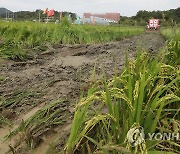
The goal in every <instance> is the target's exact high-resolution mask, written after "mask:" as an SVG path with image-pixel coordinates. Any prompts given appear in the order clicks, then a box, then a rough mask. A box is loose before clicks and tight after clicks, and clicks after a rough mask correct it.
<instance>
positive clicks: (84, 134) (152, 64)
mask: <svg viewBox="0 0 180 154" xmlns="http://www.w3.org/2000/svg"><path fill="white" fill-rule="evenodd" d="M163 55H164V54H159V56H157V57H156V58H155V59H152V58H150V57H151V56H150V55H149V54H148V53H141V52H140V50H139V51H138V52H137V56H136V60H135V61H130V60H129V59H128V56H127V59H126V66H125V68H124V70H123V72H122V74H121V75H115V76H113V77H112V78H111V79H110V80H108V81H106V79H105V78H104V79H102V80H100V81H98V82H97V83H96V84H95V85H93V86H92V87H91V88H90V89H89V91H88V94H87V95H85V96H84V97H82V98H81V99H80V102H79V103H78V104H77V106H76V111H75V114H74V120H73V125H72V129H71V133H70V136H69V139H68V141H67V144H66V147H65V153H68V154H69V153H78V152H81V153H83V152H84V153H85V152H88V153H123V152H132V153H147V151H149V150H157V149H158V150H160V151H164V150H165V151H173V152H177V151H178V148H179V147H180V144H179V143H178V141H177V142H176V141H172V142H171V143H169V142H166V141H161V143H160V142H157V141H155V140H154V141H151V140H148V139H147V140H145V141H143V142H142V144H139V145H138V146H135V147H132V145H134V144H136V141H135V142H133V143H129V142H127V133H128V131H129V130H130V129H136V130H139V129H140V126H141V127H143V128H144V132H145V135H147V134H148V133H154V132H177V129H175V128H178V127H179V124H180V122H179V120H180V119H179V102H180V95H179V94H180V93H179V83H180V74H179V71H178V69H177V68H176V67H173V66H170V65H168V64H165V63H164V58H163V57H164V56H163ZM169 120H171V122H169ZM171 125H174V126H175V127H171ZM166 146H167V147H168V148H166Z"/></svg>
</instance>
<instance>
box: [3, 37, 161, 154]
mask: <svg viewBox="0 0 180 154" xmlns="http://www.w3.org/2000/svg"><path fill="white" fill-rule="evenodd" d="M163 44H164V40H163V38H162V37H161V36H160V35H159V34H158V33H144V34H142V35H139V36H134V37H132V38H126V39H124V40H122V41H118V42H111V43H107V44H95V45H58V44H57V45H55V46H53V48H51V49H50V50H48V51H46V52H44V53H41V54H39V55H38V56H36V57H35V58H34V59H33V60H31V61H26V62H12V61H8V62H7V61H6V62H4V61H2V60H1V63H0V77H1V78H2V79H1V80H0V101H1V100H3V101H6V102H7V104H8V105H6V106H2V107H1V106H0V116H5V113H3V112H4V110H6V111H7V113H9V114H10V115H7V116H6V118H7V119H8V118H9V120H12V119H13V121H12V123H13V124H14V125H16V123H17V121H18V120H19V119H23V118H21V117H22V116H23V115H25V118H24V119H27V118H29V117H30V116H32V115H33V114H34V113H35V112H36V111H37V110H38V109H39V106H40V105H41V104H42V103H49V102H51V101H53V100H57V99H60V98H66V99H68V100H69V101H70V102H71V105H70V106H69V111H70V112H73V111H72V108H73V107H74V105H75V104H76V102H77V101H78V99H79V94H80V90H82V89H83V87H86V89H88V82H89V78H90V75H91V74H92V70H93V67H94V65H95V64H96V78H100V77H101V74H102V72H104V73H105V74H106V75H107V77H111V76H112V75H113V74H114V68H116V69H117V72H118V73H120V71H121V68H122V66H123V65H124V63H125V53H126V51H128V53H129V57H130V58H131V59H133V58H134V57H135V54H136V50H137V47H138V46H139V47H140V48H142V49H144V50H148V51H149V52H150V53H151V54H156V53H157V52H158V51H159V49H160V48H161V47H163ZM86 89H83V90H86ZM19 91H20V92H21V95H15V94H14V93H15V92H19ZM12 98H14V100H16V104H15V105H12V102H11V101H12ZM11 112H12V114H11ZM29 112H30V113H29ZM8 116H9V117H8ZM66 126H69V125H68V124H67V123H65V124H64V126H61V127H60V128H58V130H61V128H64V127H65V128H66ZM5 128H6V127H5ZM5 128H4V129H3V128H2V129H0V137H2V136H3V135H2V134H6V133H8V132H9V131H7V129H5ZM69 130H70V129H69V128H68V129H67V130H66V131H65V132H66V133H63V134H66V135H67V132H69ZM5 131H6V133H4V132H5ZM57 132H58V134H61V135H62V133H60V132H59V131H57ZM47 138H50V140H56V139H55V138H56V136H54V134H52V137H51V136H48V137H47ZM63 142H64V141H63ZM48 144H50V143H48ZM60 144H61V143H60ZM62 144H63V143H62ZM39 147H40V149H43V143H42V144H41V145H40V146H39ZM44 147H46V148H44V149H48V148H47V147H49V145H47V144H46V143H45V144H44ZM0 148H2V145H0ZM40 149H38V148H37V149H36V151H38V150H40ZM36 153H37V152H36ZM44 153H45V151H44ZM2 154H3V153H2ZM41 154H42V153H41Z"/></svg>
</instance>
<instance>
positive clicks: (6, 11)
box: [6, 10, 7, 21]
mask: <svg viewBox="0 0 180 154" xmlns="http://www.w3.org/2000/svg"><path fill="white" fill-rule="evenodd" d="M6 21H7V10H6Z"/></svg>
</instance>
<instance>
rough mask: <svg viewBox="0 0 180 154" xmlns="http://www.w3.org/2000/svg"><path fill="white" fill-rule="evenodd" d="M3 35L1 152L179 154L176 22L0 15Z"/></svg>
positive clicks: (179, 70)
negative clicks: (109, 22)
mask: <svg viewBox="0 0 180 154" xmlns="http://www.w3.org/2000/svg"><path fill="white" fill-rule="evenodd" d="M0 34H1V35H0V139H1V140H0V154H8V153H13V154H58V153H59V154H60V153H64V154H73V153H75V154H84V153H88V154H92V153H97V154H100V153H102V154H108V153H112V154H121V153H123V154H124V153H133V154H139V153H142V154H146V153H148V154H156V153H157V154H161V153H162V154H163V153H168V154H171V153H179V152H180V140H179V138H178V134H179V130H180V112H179V110H180V88H179V87H180V60H179V57H180V30H179V28H175V29H171V28H162V29H161V30H160V31H148V32H147V31H145V30H144V28H143V27H118V26H94V25H70V24H69V23H68V22H67V21H66V20H64V21H63V22H62V23H61V24H51V23H49V24H45V23H31V22H27V23H25V22H14V23H10V22H9V23H5V22H0ZM164 134H165V137H164V136H163V135H164ZM169 135H170V136H169Z"/></svg>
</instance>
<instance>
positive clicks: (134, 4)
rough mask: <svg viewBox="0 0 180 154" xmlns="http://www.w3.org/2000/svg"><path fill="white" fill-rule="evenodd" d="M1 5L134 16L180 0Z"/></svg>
mask: <svg viewBox="0 0 180 154" xmlns="http://www.w3.org/2000/svg"><path fill="white" fill-rule="evenodd" d="M0 7H6V8H8V9H10V10H12V11H19V10H30V11H32V10H35V9H45V8H46V7H48V8H50V9H52V8H53V9H55V10H58V11H71V12H75V13H77V14H80V15H82V13H83V12H93V13H103V12H119V13H121V14H122V15H126V16H132V15H135V14H136V12H137V11H139V10H148V11H152V10H168V9H172V8H177V7H180V0H13V1H12V0H1V1H0Z"/></svg>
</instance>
